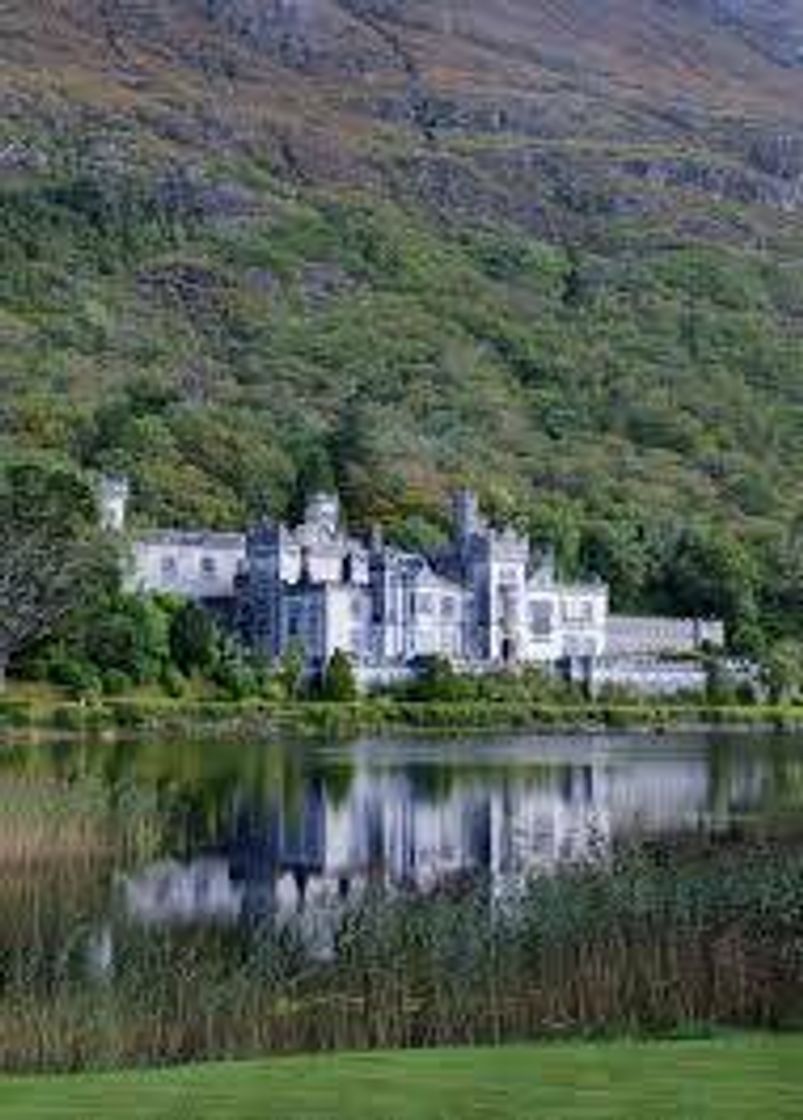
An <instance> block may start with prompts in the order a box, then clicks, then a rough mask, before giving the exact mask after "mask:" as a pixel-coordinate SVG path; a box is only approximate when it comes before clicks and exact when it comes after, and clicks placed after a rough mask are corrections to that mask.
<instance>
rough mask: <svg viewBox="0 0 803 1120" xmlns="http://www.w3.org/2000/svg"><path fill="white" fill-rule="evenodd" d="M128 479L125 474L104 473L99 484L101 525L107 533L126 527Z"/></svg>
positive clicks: (119, 531) (116, 531) (120, 531)
mask: <svg viewBox="0 0 803 1120" xmlns="http://www.w3.org/2000/svg"><path fill="white" fill-rule="evenodd" d="M130 492H131V491H130V487H129V485H128V479H127V478H125V477H124V476H123V475H108V474H107V475H103V477H102V478H101V480H100V483H99V485H98V509H99V513H100V525H101V528H102V529H103V530H105V532H107V533H122V532H123V530H124V529H125V515H126V507H127V506H128V498H129V495H130Z"/></svg>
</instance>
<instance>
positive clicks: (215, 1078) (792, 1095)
mask: <svg viewBox="0 0 803 1120" xmlns="http://www.w3.org/2000/svg"><path fill="white" fill-rule="evenodd" d="M802 1109H803V1037H801V1036H786V1037H764V1036H756V1037H734V1038H727V1039H716V1040H711V1041H708V1040H706V1041H694V1042H671V1043H656V1044H649V1045H636V1044H627V1043H625V1044H620V1045H609V1046H595V1045H589V1044H586V1045H579V1046H563V1045H560V1046H557V1045H556V1046H550V1047H542V1048H538V1049H536V1048H533V1047H523V1046H516V1047H510V1048H505V1049H501V1050H449V1051H437V1050H434V1051H425V1052H406V1053H395V1054H377V1055H370V1056H366V1055H348V1056H338V1057H326V1058H316V1059H287V1060H285V1061H281V1062H272V1063H243V1064H239V1065H211V1066H206V1067H195V1068H184V1069H176V1070H168V1071H161V1072H147V1073H131V1074H123V1075H106V1076H103V1077H76V1078H53V1079H42V1080H29V1081H25V1080H19V1081H0V1113H1V1114H2V1115H3V1116H8V1117H9V1118H11V1117H13V1118H14V1120H56V1117H58V1118H59V1120H86V1117H89V1116H97V1117H100V1116H114V1117H115V1118H119V1120H134V1118H136V1120H157V1118H159V1120H171V1118H176V1120H178V1118H179V1117H181V1118H182V1120H263V1118H264V1117H266V1116H269V1117H270V1118H271V1120H351V1118H352V1117H355V1118H356V1117H359V1118H360V1120H374V1118H375V1120H443V1118H446V1117H460V1118H461V1120H469V1118H477V1120H479V1118H481V1117H482V1118H485V1120H524V1118H526V1117H536V1116H543V1117H553V1118H557V1117H561V1118H565V1120H569V1118H571V1120H642V1118H644V1117H649V1118H650V1120H675V1118H677V1120H681V1118H683V1120H688V1118H691V1117H693V1118H694V1120H751V1118H753V1117H755V1118H756V1120H764V1118H765V1117H767V1116H772V1117H773V1120H786V1118H789V1120H792V1118H797V1117H799V1116H800V1114H801V1110H802Z"/></svg>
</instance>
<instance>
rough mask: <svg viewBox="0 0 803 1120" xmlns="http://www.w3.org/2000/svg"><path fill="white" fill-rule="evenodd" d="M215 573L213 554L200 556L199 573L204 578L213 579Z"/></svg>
mask: <svg viewBox="0 0 803 1120" xmlns="http://www.w3.org/2000/svg"><path fill="white" fill-rule="evenodd" d="M216 574H217V564H216V563H215V558H214V556H202V557H201V575H202V576H203V577H204V579H214V578H215V575H216Z"/></svg>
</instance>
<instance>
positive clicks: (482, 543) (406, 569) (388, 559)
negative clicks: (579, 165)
mask: <svg viewBox="0 0 803 1120" xmlns="http://www.w3.org/2000/svg"><path fill="white" fill-rule="evenodd" d="M129 586H131V587H132V588H135V589H137V590H142V591H146V592H157V591H158V592H165V591H166V592H173V593H176V594H180V595H184V596H186V597H188V598H190V599H193V600H195V601H197V602H199V603H202V604H205V605H208V606H209V607H210V608H212V609H215V610H216V611H218V613H222V614H224V615H226V616H228V617H229V618H230V619H232V620H233V621H234V622H235V624H236V625H237V626H238V628H239V629H240V631H241V633H242V635H243V637H244V638H245V639H246V641H247V642H248V644H249V645H251V646H252V648H254V649H256V650H257V651H259V652H261V653H262V654H263V655H264V656H265V657H266V658H267V659H269V660H275V659H276V658H279V657H281V656H282V654H283V653H284V652H285V651H286V650H288V649H289V648H290V647H291V646H294V647H297V648H299V649H300V650H302V651H303V653H304V657H305V661H306V663H307V667H308V669H309V671H311V672H316V671H318V670H320V669H321V668H322V667H323V666H324V665H325V664H326V663H327V662H328V660H329V659H330V658H331V656H332V655H333V654H334V652H335V651H336V650H340V651H342V652H343V653H345V654H347V655H348V656H349V657H350V658H351V660H352V662H353V664H354V666H355V668H356V669H357V670H358V673H359V676H360V677H361V678H362V679H363V680H364V681H372V680H373V681H377V682H381V681H383V680H392V679H393V678H394V676H396V675H404V673H406V672H409V671H410V670H411V669H412V668H413V667H414V666H415V664H416V663H417V662H418V661H420V659H421V658H425V657H431V656H435V655H439V656H443V657H447V658H448V659H449V660H450V661H452V662H453V663H455V664H456V665H458V666H460V667H463V668H465V669H467V670H476V671H481V670H482V669H489V668H504V667H515V666H521V665H528V664H539V665H558V664H564V665H566V666H567V667H569V668H572V669H573V670H574V671H578V670H579V671H582V672H583V673H587V672H588V667H589V666H590V665H591V664H592V663H593V662H594V660H595V659H597V658H599V657H600V656H601V655H602V654H603V653H604V651H605V639H606V632H607V622H608V590H607V587H606V586H605V585H604V584H603V583H601V582H589V583H582V584H569V583H565V582H563V581H561V580H560V579H559V578H558V577H557V575H556V573H555V570H554V565H553V563H552V561H551V559H550V558H549V557H548V556H547V557H543V556H539V555H537V554H536V553H535V551H534V550H533V548H532V547H531V544H530V541H529V540H528V539H527V538H526V537H524V536H522V535H520V534H519V533H517V532H515V531H514V530H513V529H511V528H505V529H497V528H495V527H493V526H491V525H490V524H489V523H488V522H487V521H486V520H485V519H484V518H483V517H482V515H481V513H480V511H479V506H478V502H477V498H476V496H475V495H474V494H471V493H469V492H461V493H459V494H458V495H456V496H455V499H454V533H453V538H452V541H451V542H450V544H449V546H448V547H447V548H445V549H443V550H442V551H441V552H440V553H438V554H437V555H433V556H424V555H421V554H418V553H412V552H408V551H404V550H402V549H399V548H396V547H394V546H392V545H389V544H387V543H386V542H385V541H384V540H383V539H382V536H381V533H380V532H379V531H375V532H374V533H373V534H372V535H371V538H370V540H361V539H358V538H356V537H353V536H350V535H349V534H348V533H347V531H346V529H345V527H344V525H343V521H342V518H341V512H340V505H339V501H338V499H337V497H336V496H334V495H327V494H319V495H316V496H314V497H313V498H312V499H311V500H310V501H309V503H308V505H307V508H306V510H305V513H304V517H303V519H302V521H301V523H300V524H299V525H297V526H295V527H288V526H287V525H284V524H281V523H278V522H275V521H262V522H260V523H258V524H256V525H254V526H253V527H252V528H251V529H249V530H248V532H247V533H245V534H244V535H241V534H237V533H210V532H205V531H203V532H183V531H173V530H171V531H167V532H159V531H156V532H150V533H147V534H145V535H144V536H142V537H140V538H139V539H137V540H136V541H134V543H133V548H132V566H131V573H130V576H129Z"/></svg>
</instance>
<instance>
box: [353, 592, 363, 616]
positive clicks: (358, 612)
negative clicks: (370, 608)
mask: <svg viewBox="0 0 803 1120" xmlns="http://www.w3.org/2000/svg"><path fill="white" fill-rule="evenodd" d="M351 617H352V618H354V619H360V618H362V599H361V598H360V596H359V595H355V596H354V597H353V599H352V600H351Z"/></svg>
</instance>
